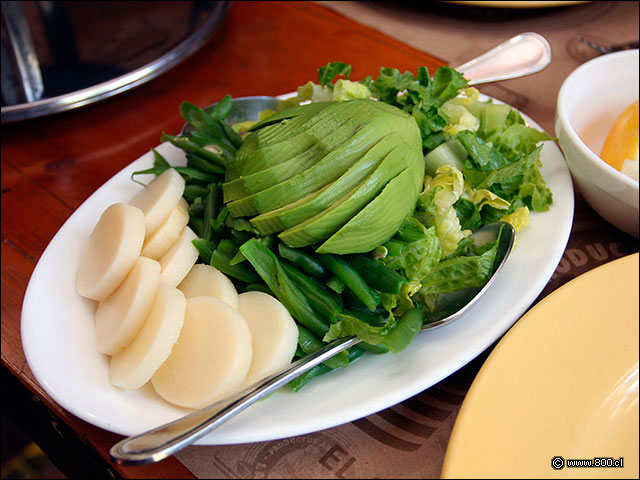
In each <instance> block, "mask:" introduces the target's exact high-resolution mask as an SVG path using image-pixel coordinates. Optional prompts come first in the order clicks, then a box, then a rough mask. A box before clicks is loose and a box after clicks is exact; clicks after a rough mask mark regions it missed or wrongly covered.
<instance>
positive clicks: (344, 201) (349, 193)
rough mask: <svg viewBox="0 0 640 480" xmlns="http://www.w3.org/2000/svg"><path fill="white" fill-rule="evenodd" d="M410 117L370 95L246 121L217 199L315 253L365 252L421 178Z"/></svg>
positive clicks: (403, 209)
mask: <svg viewBox="0 0 640 480" xmlns="http://www.w3.org/2000/svg"><path fill="white" fill-rule="evenodd" d="M424 168H425V167H424V159H423V156H422V139H421V136H420V131H419V129H418V126H417V124H416V122H415V120H414V119H413V117H412V116H411V115H409V114H407V113H406V112H403V111H402V110H400V109H398V108H396V107H393V106H390V105H387V104H385V103H381V102H377V101H375V100H369V99H355V100H346V101H340V102H320V103H310V104H308V105H302V106H298V107H294V108H291V109H288V110H285V111H283V112H279V113H277V114H275V115H273V116H272V117H270V118H268V119H267V120H265V121H263V122H260V123H258V124H256V125H254V126H253V128H252V129H251V133H250V134H249V135H248V136H247V137H246V138H245V141H244V143H243V145H242V147H241V148H240V149H239V150H238V152H237V154H236V156H235V157H234V159H233V160H232V161H231V162H230V163H229V165H228V166H227V172H226V177H225V183H224V184H223V186H222V188H223V194H224V201H225V204H226V205H227V208H228V209H229V212H230V213H231V215H233V216H234V217H250V221H251V224H252V225H253V226H254V227H255V228H256V229H257V230H258V231H259V232H260V233H261V234H263V235H267V234H271V233H278V237H279V238H280V239H281V240H282V241H283V242H284V243H286V244H287V245H289V246H292V247H304V246H310V245H313V246H314V248H315V249H316V251H318V252H321V253H337V254H346V253H360V252H368V251H370V250H372V249H374V248H375V247H377V246H378V245H380V244H382V243H384V242H385V241H386V240H387V239H389V238H390V237H391V236H393V234H394V233H395V232H396V231H397V230H398V229H399V228H400V226H401V225H402V223H403V222H404V220H405V219H406V218H407V216H408V215H409V214H410V213H411V212H412V211H413V209H414V207H415V204H416V201H417V198H418V194H419V193H420V191H421V190H422V185H423V181H424Z"/></svg>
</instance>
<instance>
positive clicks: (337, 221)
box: [278, 142, 410, 247]
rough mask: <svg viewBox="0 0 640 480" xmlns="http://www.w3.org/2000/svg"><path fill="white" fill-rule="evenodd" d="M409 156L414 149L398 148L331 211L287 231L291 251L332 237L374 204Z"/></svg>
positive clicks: (401, 169)
mask: <svg viewBox="0 0 640 480" xmlns="http://www.w3.org/2000/svg"><path fill="white" fill-rule="evenodd" d="M409 154H410V149H409V148H408V147H407V146H406V144H404V142H402V143H400V144H397V145H396V147H395V148H394V149H393V150H391V152H390V153H389V154H388V155H386V156H385V158H384V160H383V161H382V162H381V163H380V164H379V165H378V167H377V168H376V169H375V170H374V171H373V172H372V173H371V174H370V175H369V176H368V177H367V178H366V179H365V180H364V181H363V182H362V183H360V184H359V185H358V186H357V187H356V188H354V189H353V190H351V191H350V192H349V193H347V194H346V195H344V196H343V197H342V198H341V199H340V200H338V201H337V202H335V203H334V204H333V205H331V206H330V207H329V208H327V209H325V210H324V211H322V212H320V213H318V214H317V215H315V216H314V217H311V218H309V219H308V220H306V221H304V222H301V223H298V224H297V225H296V226H294V227H292V228H289V229H288V230H285V231H284V232H282V233H280V235H278V237H279V238H280V239H281V240H282V241H283V242H284V243H286V244H287V245H289V246H290V247H305V246H307V245H313V244H314V243H317V242H320V241H322V240H326V239H327V238H329V237H331V236H332V235H333V234H334V233H335V232H337V231H338V230H339V229H340V228H341V227H342V226H343V225H345V224H346V223H347V222H349V220H351V218H353V216H354V215H356V214H357V213H358V212H359V211H361V210H362V208H363V207H365V206H366V205H367V204H368V203H369V202H371V201H372V200H373V199H374V197H376V195H378V194H379V193H380V192H381V191H382V190H383V189H384V187H385V186H386V185H387V184H388V183H389V182H390V181H391V180H392V179H394V178H396V177H397V176H398V175H399V174H400V173H401V172H402V171H404V170H406V169H407V167H406V165H405V164H404V163H403V161H402V157H403V156H406V155H409Z"/></svg>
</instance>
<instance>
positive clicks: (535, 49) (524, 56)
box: [181, 32, 551, 135]
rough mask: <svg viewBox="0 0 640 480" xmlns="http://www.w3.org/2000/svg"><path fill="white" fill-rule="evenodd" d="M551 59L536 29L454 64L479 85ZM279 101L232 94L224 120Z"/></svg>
mask: <svg viewBox="0 0 640 480" xmlns="http://www.w3.org/2000/svg"><path fill="white" fill-rule="evenodd" d="M550 62H551V46H550V45H549V42H547V40H546V39H545V38H544V37H543V36H541V35H539V34H537V33H533V32H525V33H521V34H519V35H516V36H515V37H513V38H510V39H509V40H507V41H506V42H502V43H501V44H500V45H498V46H496V47H494V48H492V49H491V50H489V51H487V52H485V53H483V54H482V55H479V56H478V57H476V58H474V59H472V60H469V61H468V62H466V63H464V64H462V65H460V66H458V67H455V68H456V70H458V71H459V72H462V73H464V75H465V77H466V78H467V80H469V85H479V84H482V83H491V82H498V81H501V80H508V79H512V78H520V77H524V76H526V75H531V74H532V73H536V72H539V71H540V70H542V69H543V68H545V67H546V66H547V65H549V63H550ZM279 103H280V100H279V99H278V98H276V97H268V96H258V97H242V98H235V99H233V103H232V106H231V111H230V112H229V115H228V116H227V122H228V123H230V124H234V123H237V122H241V121H246V120H253V121H255V120H257V119H258V115H259V113H260V112H262V111H264V110H277V108H278V105H279ZM214 106H215V104H214V105H210V106H208V107H206V108H205V110H207V109H210V108H213V107H214ZM192 131H193V127H192V126H191V125H189V124H188V123H185V124H184V126H183V127H182V132H181V135H186V134H188V133H191V132H192Z"/></svg>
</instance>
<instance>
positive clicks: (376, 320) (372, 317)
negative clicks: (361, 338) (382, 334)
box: [343, 306, 386, 327]
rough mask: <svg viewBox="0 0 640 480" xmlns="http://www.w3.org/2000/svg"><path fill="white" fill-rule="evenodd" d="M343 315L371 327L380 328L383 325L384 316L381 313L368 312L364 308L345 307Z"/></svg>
mask: <svg viewBox="0 0 640 480" xmlns="http://www.w3.org/2000/svg"><path fill="white" fill-rule="evenodd" d="M343 313H344V314H345V315H351V316H352V317H356V318H357V319H358V320H362V321H363V322H364V323H367V324H369V325H371V326H372V327H381V326H382V325H384V323H385V320H386V319H385V316H384V313H382V312H370V311H369V310H368V309H367V308H366V307H364V308H362V309H359V308H357V307H353V306H351V307H345V308H344V309H343Z"/></svg>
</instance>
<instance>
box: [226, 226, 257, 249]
mask: <svg viewBox="0 0 640 480" xmlns="http://www.w3.org/2000/svg"><path fill="white" fill-rule="evenodd" d="M229 235H231V240H232V241H233V243H234V244H235V245H236V246H238V247H239V246H240V245H242V244H243V243H245V242H247V241H248V240H251V239H252V238H253V236H252V235H251V234H250V233H249V232H245V231H243V230H235V229H231V231H230V232H229Z"/></svg>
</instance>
